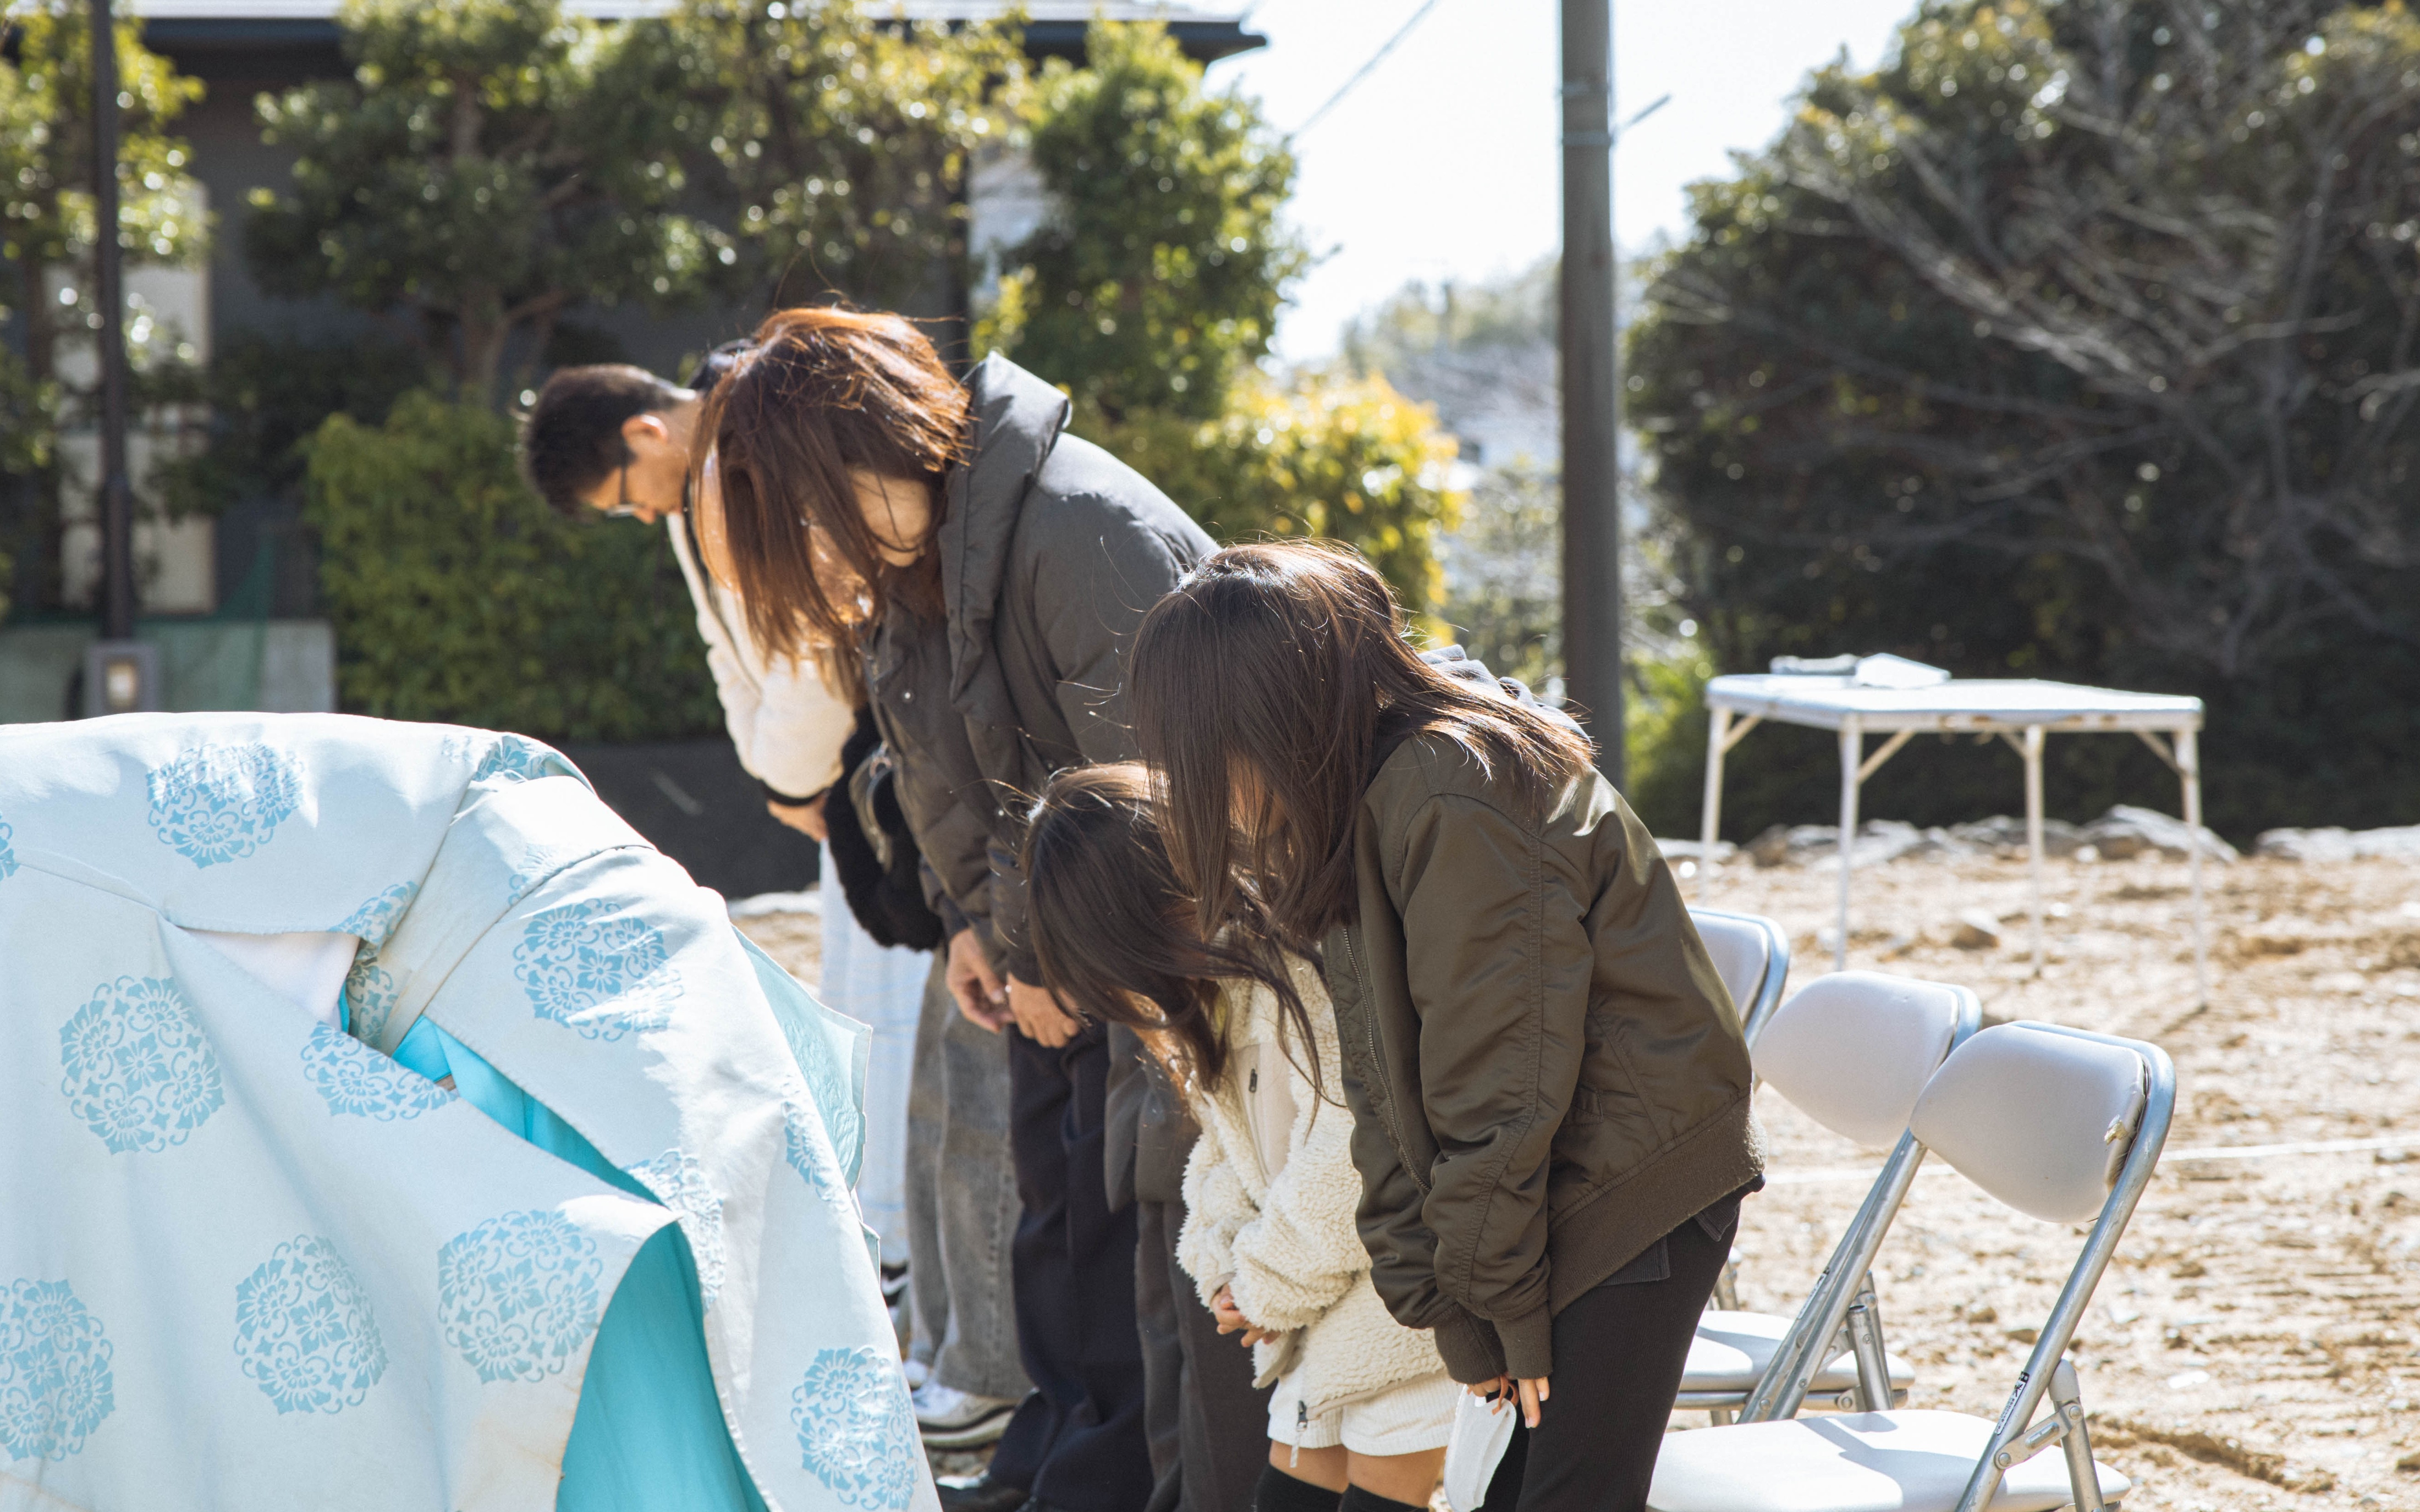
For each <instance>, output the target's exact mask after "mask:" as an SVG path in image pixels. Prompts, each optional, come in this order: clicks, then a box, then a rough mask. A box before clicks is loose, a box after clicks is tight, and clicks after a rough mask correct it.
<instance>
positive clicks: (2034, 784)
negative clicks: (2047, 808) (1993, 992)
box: [2024, 724, 2042, 977]
mask: <svg viewBox="0 0 2420 1512" xmlns="http://www.w3.org/2000/svg"><path fill="white" fill-rule="evenodd" d="M2024 758H2025V854H2026V855H2027V856H2030V857H2031V858H2032V864H2033V873H2034V878H2033V880H2034V909H2033V913H2034V975H2035V976H2037V977H2039V976H2040V975H2041V969H2042V727H2041V726H2040V725H2038V724H2029V725H2027V726H2025V743H2024Z"/></svg>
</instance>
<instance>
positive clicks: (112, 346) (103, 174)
mask: <svg viewBox="0 0 2420 1512" xmlns="http://www.w3.org/2000/svg"><path fill="white" fill-rule="evenodd" d="M91 8H92V201H93V262H94V265H95V268H94V272H95V277H94V281H93V282H94V294H95V296H96V298H97V300H98V301H99V303H100V305H101V331H100V332H99V336H100V340H99V343H98V346H99V350H98V352H97V353H96V355H97V357H98V358H99V360H100V361H99V364H98V365H99V367H100V369H101V496H100V498H99V499H98V500H96V501H95V502H96V503H97V504H98V505H99V506H100V515H101V640H99V641H98V642H96V643H95V644H94V645H93V646H92V647H91V648H90V649H89V650H87V651H86V653H85V679H84V705H85V714H87V715H96V714H131V713H134V712H136V711H138V710H144V709H156V708H158V707H159V704H160V686H159V685H160V675H159V669H160V664H159V657H158V654H157V652H156V651H155V650H154V648H152V647H149V646H145V645H142V644H140V643H138V642H137V641H136V640H134V493H133V488H132V485H131V483H130V482H129V480H128V478H127V475H126V269H125V256H124V255H123V253H122V252H121V251H120V250H119V248H118V245H117V198H118V194H117V136H118V131H117V125H118V122H117V28H116V19H115V18H114V17H113V16H112V15H111V14H110V0H91Z"/></svg>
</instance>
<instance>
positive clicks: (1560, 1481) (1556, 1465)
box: [1482, 1196, 1739, 1512]
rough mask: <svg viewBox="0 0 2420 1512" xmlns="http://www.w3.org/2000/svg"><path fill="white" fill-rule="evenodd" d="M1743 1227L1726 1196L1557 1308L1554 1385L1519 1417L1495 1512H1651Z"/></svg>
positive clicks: (1492, 1500)
mask: <svg viewBox="0 0 2420 1512" xmlns="http://www.w3.org/2000/svg"><path fill="white" fill-rule="evenodd" d="M1738 1227H1739V1199H1738V1198H1737V1197H1736V1196H1733V1197H1726V1198H1724V1199H1723V1200H1722V1201H1721V1202H1719V1203H1716V1204H1715V1205H1714V1207H1712V1208H1709V1209H1708V1210H1706V1211H1705V1212H1704V1213H1703V1214H1700V1215H1699V1217H1697V1218H1692V1219H1690V1220H1688V1221H1687V1222H1686V1223H1683V1225H1681V1227H1678V1228H1675V1229H1673V1230H1672V1231H1671V1232H1670V1233H1668V1234H1667V1235H1665V1236H1664V1237H1663V1238H1662V1239H1660V1240H1658V1241H1656V1242H1655V1244H1654V1245H1653V1246H1652V1247H1650V1249H1649V1250H1648V1252H1647V1253H1646V1254H1645V1255H1642V1256H1640V1257H1638V1259H1637V1260H1635V1261H1633V1262H1632V1263H1631V1264H1629V1265H1627V1266H1624V1267H1623V1268H1622V1269H1621V1271H1620V1272H1618V1273H1615V1275H1614V1276H1613V1278H1612V1279H1611V1280H1609V1281H1607V1282H1606V1284H1605V1285H1603V1286H1600V1287H1596V1288H1591V1289H1590V1290H1589V1291H1586V1292H1583V1293H1581V1294H1580V1296H1579V1298H1578V1299H1577V1300H1575V1302H1573V1304H1571V1305H1570V1306H1568V1307H1566V1308H1564V1309H1563V1310H1562V1311H1561V1312H1560V1313H1558V1314H1557V1315H1556V1316H1555V1323H1554V1340H1555V1373H1554V1374H1553V1375H1552V1376H1550V1377H1549V1378H1547V1384H1548V1386H1549V1388H1550V1389H1551V1390H1552V1392H1553V1393H1554V1395H1553V1396H1550V1397H1548V1398H1547V1400H1546V1402H1545V1405H1544V1408H1542V1409H1541V1410H1540V1412H1539V1414H1538V1427H1536V1428H1535V1429H1534V1430H1533V1429H1531V1428H1529V1427H1527V1426H1525V1425H1522V1424H1519V1423H1515V1424H1514V1425H1513V1427H1512V1443H1511V1444H1510V1445H1508V1446H1507V1447H1506V1448H1505V1451H1504V1458H1503V1461H1502V1462H1501V1463H1499V1464H1498V1465H1497V1467H1496V1478H1495V1479H1494V1480H1492V1481H1490V1482H1489V1483H1488V1486H1487V1496H1486V1499H1485V1501H1484V1502H1483V1503H1482V1504H1483V1505H1484V1506H1485V1507H1486V1509H1487V1512H1583V1509H1585V1512H1644V1508H1645V1507H1646V1505H1647V1488H1648V1486H1649V1484H1650V1483H1651V1482H1652V1481H1653V1479H1654V1478H1655V1456H1656V1454H1657V1452H1658V1451H1659V1450H1661V1449H1662V1448H1663V1445H1664V1427H1665V1424H1666V1423H1667V1422H1668V1420H1669V1419H1670V1417H1671V1415H1672V1398H1673V1397H1674V1396H1677V1395H1678V1394H1679V1392H1680V1389H1681V1374H1682V1372H1683V1370H1685V1369H1686V1368H1687V1367H1688V1364H1689V1342H1690V1340H1691V1339H1693V1338H1695V1337H1696V1336H1697V1333H1698V1317H1699V1314H1700V1313H1703V1312H1704V1311H1705V1310H1706V1299H1707V1298H1708V1297H1710V1296H1712V1295H1714V1282H1715V1281H1716V1280H1717V1279H1718V1278H1720V1276H1721V1275H1722V1273H1723V1262H1724V1261H1725V1260H1726V1259H1729V1258H1730V1247H1731V1245H1730V1241H1731V1235H1732V1234H1733V1233H1734V1232H1735V1231H1736V1230H1737V1229H1738Z"/></svg>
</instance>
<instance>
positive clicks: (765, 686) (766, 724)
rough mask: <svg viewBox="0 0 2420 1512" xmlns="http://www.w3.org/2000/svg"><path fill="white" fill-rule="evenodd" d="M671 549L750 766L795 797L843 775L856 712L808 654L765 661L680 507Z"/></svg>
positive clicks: (731, 726) (718, 691)
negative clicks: (707, 565)
mask: <svg viewBox="0 0 2420 1512" xmlns="http://www.w3.org/2000/svg"><path fill="white" fill-rule="evenodd" d="M664 523H665V525H666V527H667V530H668V533H670V535H671V536H672V542H673V555H674V557H675V559H676V560H678V561H679V563H680V569H681V577H682V579H684V580H685V581H686V582H687V583H688V584H689V596H690V603H691V604H692V605H694V606H695V607H696V609H697V633H698V634H699V635H700V636H701V637H703V638H704V639H705V640H706V670H707V671H709V672H711V673H712V674H713V676H714V691H715V696H716V697H717V698H718V699H720V700H721V702H722V722H723V725H724V726H725V728H727V729H728V730H729V731H730V732H731V744H732V746H733V748H736V749H737V751H738V753H739V764H740V765H741V766H743V767H746V768H747V769H748V774H749V775H750V776H751V777H753V778H755V779H757V780H758V781H760V782H762V783H764V784H765V785H766V786H767V787H768V788H771V789H772V790H773V791H774V792H776V793H780V794H783V795H788V796H790V797H796V798H805V797H812V796H814V795H815V794H818V793H821V792H822V791H824V790H825V789H826V788H828V787H830V786H831V785H832V784H833V783H834V782H837V781H839V780H840V776H841V770H840V750H841V747H842V746H844V745H845V744H846V743H847V741H848V736H849V732H850V731H851V730H852V729H853V728H855V726H856V723H857V712H856V711H855V710H854V709H851V708H850V707H849V706H848V705H847V703H845V702H843V701H842V700H841V699H840V698H839V697H838V696H837V695H835V694H834V693H833V692H832V691H831V689H830V688H829V687H825V686H824V680H823V678H822V676H821V675H820V674H819V673H817V672H816V671H815V669H814V666H813V665H812V664H811V663H808V662H803V661H796V662H794V661H790V660H787V659H783V660H781V661H778V662H774V663H771V664H769V665H768V658H766V657H765V656H761V655H759V654H758V652H757V650H756V646H755V643H754V642H753V641H752V640H750V639H749V636H748V622H747V619H746V617H745V616H744V615H743V614H742V613H741V612H740V607H739V603H738V600H737V599H736V598H733V597H732V596H731V595H730V594H725V593H723V592H721V590H720V589H718V588H717V587H715V586H714V585H713V584H711V583H709V582H707V581H706V574H705V573H704V572H702V571H700V570H699V568H698V563H697V560H696V558H695V556H694V555H693V554H692V553H691V552H690V547H689V532H688V531H687V530H686V529H685V528H684V527H683V524H682V520H681V517H679V516H677V515H675V516H674V517H672V518H670V519H668V520H666V521H665V522H664Z"/></svg>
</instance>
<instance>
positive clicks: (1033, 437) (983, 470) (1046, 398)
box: [936, 352, 1072, 725]
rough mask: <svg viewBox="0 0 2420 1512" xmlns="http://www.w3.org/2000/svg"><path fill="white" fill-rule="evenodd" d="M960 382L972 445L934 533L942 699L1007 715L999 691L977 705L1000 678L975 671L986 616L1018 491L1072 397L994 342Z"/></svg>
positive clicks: (1062, 423)
mask: <svg viewBox="0 0 2420 1512" xmlns="http://www.w3.org/2000/svg"><path fill="white" fill-rule="evenodd" d="M967 390H968V393H969V397H970V410H971V412H972V415H973V423H974V436H973V439H972V451H973V455H972V458H971V459H970V461H969V462H968V463H967V464H966V465H965V466H964V467H960V468H955V469H953V470H952V471H951V472H950V475H949V482H948V486H947V491H946V494H945V500H946V503H945V507H944V510H943V514H942V518H941V529H940V532H939V535H938V536H937V537H936V544H937V546H938V547H939V551H940V555H941V596H942V602H943V603H944V605H945V606H946V607H947V609H948V614H949V625H950V702H953V703H954V704H956V705H957V706H958V707H959V708H961V709H963V710H965V711H966V712H967V713H968V714H969V715H970V716H972V717H977V718H983V719H989V720H991V721H992V722H994V723H998V724H1002V725H1011V724H1014V723H1016V710H1015V708H1013V707H1012V706H1010V704H1009V703H1008V701H1007V700H1006V698H1005V697H1004V696H1000V697H997V698H996V702H998V703H999V705H1000V706H999V707H998V708H987V707H985V706H984V705H985V703H986V702H994V700H993V699H987V698H986V697H985V693H986V692H987V691H993V690H1003V689H1004V687H1005V685H1004V684H1002V683H1001V681H1000V680H999V679H997V678H985V676H984V675H983V673H984V671H985V665H986V664H987V663H988V662H989V661H990V660H991V658H992V622H993V621H994V620H995V619H996V618H997V617H998V615H999V613H1000V594H1001V583H1002V582H1003V580H1004V579H1005V578H1006V576H1007V572H1008V562H1009V556H1010V547H1011V543H1012V542H1013V541H1014V540H1015V538H1016V526H1017V520H1018V517H1019V516H1020V515H1021V514H1022V513H1023V510H1024V504H1025V498H1026V494H1027V492H1028V490H1029V489H1030V488H1031V487H1032V483H1033V476H1034V474H1035V473H1037V472H1039V471H1042V464H1043V463H1045V462H1047V461H1048V460H1049V458H1050V452H1051V449H1052V448H1053V447H1055V446H1057V445H1058V444H1059V437H1060V435H1061V433H1063V431H1065V430H1066V428H1067V416H1068V413H1069V411H1070V409H1072V406H1071V405H1070V404H1069V403H1068V400H1067V396H1066V395H1065V394H1063V393H1060V392H1059V391H1058V390H1057V389H1055V388H1052V387H1051V386H1050V385H1049V384H1047V383H1045V382H1044V381H1042V379H1040V378H1035V377H1034V376H1033V375H1032V374H1031V373H1029V372H1027V371H1026V370H1025V369H1023V368H1021V367H1019V366H1017V365H1016V363H1012V362H1010V361H1009V360H1008V359H1007V358H1005V357H1002V356H1001V355H1000V353H998V352H994V353H992V354H991V355H990V356H989V357H986V358H985V359H984V360H983V362H982V363H979V364H977V366H976V367H975V370H974V372H973V374H972V375H970V377H969V378H968V379H967Z"/></svg>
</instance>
